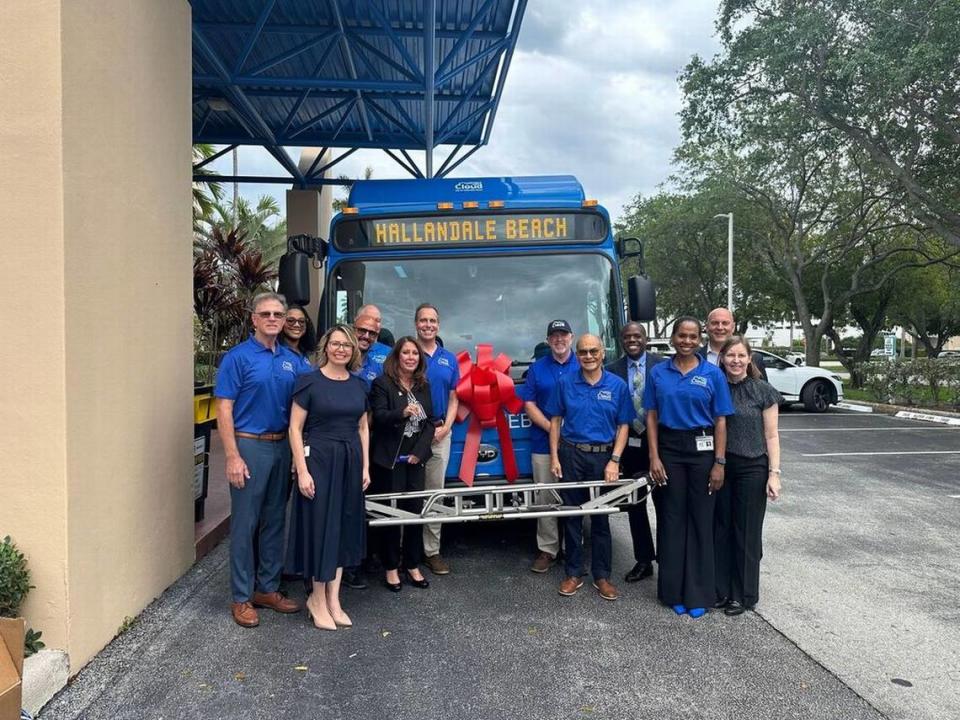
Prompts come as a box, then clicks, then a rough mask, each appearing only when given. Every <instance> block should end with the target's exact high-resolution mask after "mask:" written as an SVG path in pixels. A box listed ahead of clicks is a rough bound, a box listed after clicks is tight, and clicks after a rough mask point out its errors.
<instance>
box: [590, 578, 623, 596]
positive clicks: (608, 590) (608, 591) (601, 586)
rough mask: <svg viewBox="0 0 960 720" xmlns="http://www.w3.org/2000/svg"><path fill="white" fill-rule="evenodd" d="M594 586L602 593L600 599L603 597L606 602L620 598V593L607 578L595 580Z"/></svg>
mask: <svg viewBox="0 0 960 720" xmlns="http://www.w3.org/2000/svg"><path fill="white" fill-rule="evenodd" d="M593 586H594V587H595V588H596V589H597V592H599V593H600V597H602V598H603V599H604V600H616V599H617V598H618V597H620V593H618V592H617V589H616V588H615V587H614V586H613V584H612V583H611V582H610V581H609V580H607V579H606V578H600V579H599V580H594V581H593Z"/></svg>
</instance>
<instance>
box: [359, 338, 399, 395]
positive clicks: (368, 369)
mask: <svg viewBox="0 0 960 720" xmlns="http://www.w3.org/2000/svg"><path fill="white" fill-rule="evenodd" d="M389 354H390V348H389V347H388V346H386V345H384V344H383V343H379V342H375V343H373V345H371V346H370V349H369V350H367V354H366V355H365V356H364V358H363V364H362V365H361V366H360V369H359V370H357V371H356V372H355V373H354V375H356V376H357V377H358V378H360V379H361V380H363V382H364V384H366V386H367V392H370V388H371V387H372V386H373V381H374V380H376V379H377V378H378V377H380V376H381V375H383V361H384V360H386V359H387V355H389Z"/></svg>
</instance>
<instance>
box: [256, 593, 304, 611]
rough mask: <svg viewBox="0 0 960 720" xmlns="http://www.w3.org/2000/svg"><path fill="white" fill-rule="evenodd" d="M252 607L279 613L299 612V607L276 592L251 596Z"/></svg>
mask: <svg viewBox="0 0 960 720" xmlns="http://www.w3.org/2000/svg"><path fill="white" fill-rule="evenodd" d="M253 606H254V607H265V608H270V609H271V610H276V611H277V612H279V613H295V612H300V606H299V605H298V604H297V603H295V602H294V601H293V600H291V599H290V598H286V597H284V596H283V595H281V594H280V593H278V592H272V593H260V592H255V593H254V594H253Z"/></svg>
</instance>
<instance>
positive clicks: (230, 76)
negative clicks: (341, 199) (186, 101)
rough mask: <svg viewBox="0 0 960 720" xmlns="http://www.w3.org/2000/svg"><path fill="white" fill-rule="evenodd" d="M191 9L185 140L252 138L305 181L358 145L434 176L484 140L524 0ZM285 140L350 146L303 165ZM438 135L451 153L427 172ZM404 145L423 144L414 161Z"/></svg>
mask: <svg viewBox="0 0 960 720" xmlns="http://www.w3.org/2000/svg"><path fill="white" fill-rule="evenodd" d="M192 6H193V140H194V142H195V143H211V144H217V145H227V146H229V147H230V148H232V147H234V146H236V145H263V146H264V147H265V148H267V150H268V151H269V152H270V153H271V154H272V155H273V156H274V157H275V158H276V159H277V161H278V162H279V163H280V164H281V165H282V166H283V167H284V168H285V169H286V170H287V171H288V172H289V173H290V176H291V178H290V179H283V181H284V182H291V181H292V182H294V184H298V185H300V186H308V185H312V184H319V183H321V182H323V181H322V180H321V179H320V178H321V176H322V173H323V172H324V171H325V170H327V169H328V168H329V167H330V166H331V165H333V164H334V163H336V162H338V161H339V160H341V159H343V158H344V157H346V156H347V155H348V154H350V153H352V152H355V151H356V150H357V149H360V148H378V149H383V150H385V151H386V152H387V153H389V154H390V156H391V157H393V158H394V160H396V161H397V162H398V163H399V164H400V165H401V166H403V167H404V168H405V169H406V170H407V171H409V172H410V173H411V174H413V175H415V176H418V177H422V176H424V175H426V176H427V177H433V176H434V175H439V176H442V175H445V174H446V173H449V172H450V171H451V170H453V168H454V167H456V166H457V165H459V164H460V163H461V162H463V161H464V160H465V159H466V158H467V157H468V156H469V155H471V154H472V153H473V152H475V151H476V150H477V149H478V148H479V147H481V146H483V145H485V144H486V143H487V141H488V140H489V137H490V131H491V129H492V127H493V120H494V116H495V115H496V111H497V106H498V104H499V102H500V97H501V94H502V92H503V86H504V81H505V79H506V76H507V71H508V69H509V66H510V59H511V57H512V54H513V50H514V48H515V47H516V42H517V36H518V34H519V30H520V23H521V20H522V18H523V13H524V9H525V7H526V0H192ZM288 145H292V146H309V147H320V148H334V147H336V148H346V149H347V150H346V152H344V153H342V154H341V155H340V156H339V157H338V158H336V159H335V160H334V161H333V162H330V163H327V165H326V166H323V167H316V165H317V164H318V163H315V164H314V165H315V166H314V167H312V168H309V169H308V171H307V172H302V171H301V169H300V168H298V167H297V164H296V163H295V162H294V161H293V160H292V159H291V158H290V156H289V155H288V154H287V153H286V151H285V150H284V149H283V147H284V146H288ZM439 145H448V146H453V150H452V152H450V154H449V156H448V157H447V159H446V161H445V162H444V163H443V164H442V165H441V167H440V169H439V170H437V171H436V172H434V168H433V150H434V148H436V147H437V146H439ZM410 150H422V151H425V153H426V168H425V169H424V170H423V171H421V170H420V168H418V167H417V164H416V163H415V162H414V161H413V159H412V158H411V157H410V155H409V152H408V151H410ZM461 151H463V154H460V155H459V156H458V154H459V153H461ZM322 155H323V153H320V155H318V157H321V156H322ZM318 162H319V161H318ZM203 164H206V163H203ZM201 166H202V165H198V166H196V168H195V171H196V170H199V169H200V167H201ZM195 177H198V179H205V177H204V176H203V175H198V176H195ZM217 179H219V180H224V179H226V178H224V177H223V176H219V177H218V178H217ZM257 180H258V181H263V180H264V178H258V179H257Z"/></svg>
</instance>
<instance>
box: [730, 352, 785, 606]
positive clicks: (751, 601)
mask: <svg viewBox="0 0 960 720" xmlns="http://www.w3.org/2000/svg"><path fill="white" fill-rule="evenodd" d="M720 366H721V367H722V368H723V370H724V372H726V374H727V381H728V382H729V383H730V394H731V395H732V396H733V405H734V407H735V408H736V413H734V414H733V415H731V416H730V417H729V418H728V419H727V473H726V482H725V483H724V487H723V490H721V491H720V493H719V494H718V495H717V512H716V517H715V518H714V542H715V543H716V564H717V602H716V604H715V605H714V607H717V608H723V612H724V614H726V615H741V614H743V612H744V611H745V610H750V609H752V608H753V606H754V605H756V604H757V601H758V600H759V599H760V556H761V555H762V554H763V550H762V538H763V516H764V515H765V514H766V511H767V498H769V499H770V500H776V499H777V498H778V497H780V434H779V431H778V428H777V426H778V413H779V406H780V400H781V397H780V393H778V392H777V391H776V390H774V388H773V386H772V385H770V384H769V383H768V382H766V381H765V380H763V376H762V375H761V374H760V370H759V369H758V368H757V367H756V366H755V365H754V364H753V351H752V350H751V348H750V343H748V342H747V341H746V340H745V339H743V338H742V337H740V336H738V335H732V336H730V337H729V338H727V340H726V342H724V344H723V347H721V348H720Z"/></svg>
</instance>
